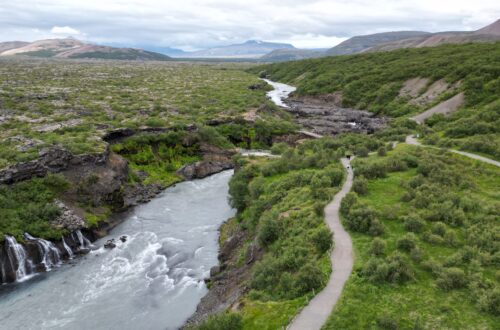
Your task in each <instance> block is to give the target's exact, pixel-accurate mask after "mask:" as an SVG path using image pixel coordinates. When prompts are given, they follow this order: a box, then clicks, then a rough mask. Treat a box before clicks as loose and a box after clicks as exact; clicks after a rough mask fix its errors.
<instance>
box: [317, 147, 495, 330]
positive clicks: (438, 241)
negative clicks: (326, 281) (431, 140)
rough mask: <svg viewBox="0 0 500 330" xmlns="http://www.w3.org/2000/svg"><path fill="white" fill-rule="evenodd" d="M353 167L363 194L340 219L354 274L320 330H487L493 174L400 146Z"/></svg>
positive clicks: (350, 199) (490, 320) (346, 205)
mask: <svg viewBox="0 0 500 330" xmlns="http://www.w3.org/2000/svg"><path fill="white" fill-rule="evenodd" d="M353 168H354V172H355V177H356V179H355V180H358V181H357V182H358V186H359V185H361V184H360V183H359V182H363V184H362V186H364V187H363V189H361V190H360V189H359V188H358V189H357V190H358V191H357V192H356V190H354V191H352V192H350V193H349V194H348V195H347V196H346V198H344V200H343V201H342V208H341V214H342V217H343V222H344V225H345V226H346V227H347V229H348V230H349V231H350V233H351V236H352V238H353V243H354V248H355V252H356V259H355V267H354V270H353V274H352V275H351V278H350V279H349V281H348V283H347V285H346V287H345V289H344V292H343V295H342V298H341V300H340V301H339V303H338V304H337V306H336V307H335V309H334V311H333V313H332V315H331V317H330V320H329V321H328V323H327V324H326V325H325V327H324V328H325V329H339V328H341V329H360V328H372V327H374V328H381V329H386V328H387V327H388V324H390V325H391V326H390V327H391V328H394V329H396V328H401V329H407V328H419V329H431V328H448V329H464V328H474V329H477V328H485V329H486V328H494V327H495V324H497V323H498V320H499V317H500V314H499V313H500V309H499V307H500V305H499V301H500V300H499V297H500V296H499V292H500V291H499V290H500V283H499V280H500V278H499V274H498V260H497V259H498V254H499V248H500V241H499V237H498V232H499V230H500V227H499V221H498V220H499V217H498V214H499V207H500V204H499V200H500V195H499V194H498V189H497V187H498V186H499V184H500V181H499V178H500V175H499V174H500V172H499V170H498V168H497V167H494V166H490V165H483V164H480V163H477V162H475V161H471V160H468V159H467V158H464V157H461V156H456V155H452V154H450V153H447V152H444V151H440V150H434V149H427V148H417V147H413V146H408V145H405V144H401V145H398V146H397V147H396V148H395V150H393V151H390V152H389V153H388V154H387V156H378V155H374V156H370V157H369V158H364V159H361V158H358V159H356V160H355V161H354V163H353ZM355 182H356V181H355ZM354 187H356V184H355V186H354Z"/></svg>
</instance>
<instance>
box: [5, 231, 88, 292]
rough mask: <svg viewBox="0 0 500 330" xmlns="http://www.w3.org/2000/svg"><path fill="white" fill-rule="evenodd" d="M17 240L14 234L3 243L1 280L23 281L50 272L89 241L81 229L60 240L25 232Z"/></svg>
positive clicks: (82, 248)
mask: <svg viewBox="0 0 500 330" xmlns="http://www.w3.org/2000/svg"><path fill="white" fill-rule="evenodd" d="M23 236H24V242H23V243H18V242H17V240H16V239H15V238H14V237H13V236H8V235H6V236H5V241H4V243H3V244H2V243H0V284H4V283H10V282H16V281H17V282H22V281H24V280H26V279H28V278H30V277H31V276H32V275H34V274H36V273H39V272H47V271H50V270H51V269H52V268H54V267H57V266H59V265H60V264H61V263H62V262H63V261H64V260H68V259H72V258H73V257H74V255H75V252H79V253H81V252H87V251H88V250H89V248H90V247H91V245H92V244H91V243H90V241H89V240H88V239H87V238H86V237H85V236H84V235H83V234H82V232H81V231H80V230H77V231H74V232H72V233H71V234H70V235H68V236H66V237H62V239H61V242H51V241H47V240H45V239H42V238H37V237H33V236H31V235H30V234H28V233H25V234H24V235H23Z"/></svg>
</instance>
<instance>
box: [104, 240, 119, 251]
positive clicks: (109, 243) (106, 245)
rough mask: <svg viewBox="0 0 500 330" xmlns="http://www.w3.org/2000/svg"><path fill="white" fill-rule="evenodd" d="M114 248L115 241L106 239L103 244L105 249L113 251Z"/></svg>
mask: <svg viewBox="0 0 500 330" xmlns="http://www.w3.org/2000/svg"><path fill="white" fill-rule="evenodd" d="M115 247H116V243H115V239H114V238H112V239H108V240H107V242H106V243H104V248H105V249H114V248H115Z"/></svg>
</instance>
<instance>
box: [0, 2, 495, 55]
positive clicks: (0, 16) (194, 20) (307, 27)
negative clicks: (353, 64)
mask: <svg viewBox="0 0 500 330" xmlns="http://www.w3.org/2000/svg"><path fill="white" fill-rule="evenodd" d="M498 18H500V0H476V1H471V0H415V1H413V0H323V1H319V0H318V1H317V0H310V1H308V0H0V41H7V40H25V41H32V40H37V39H44V38H53V37H67V36H73V37H75V38H78V39H82V40H88V41H92V42H96V43H102V44H111V45H126V46H135V47H139V46H142V47H144V46H163V47H165V46H171V47H175V48H181V49H184V50H194V49H201V48H207V47H211V46H215V45H225V44H231V43H239V42H242V41H245V40H248V39H258V40H266V41H280V42H289V43H292V44H293V45H294V46H296V47H301V48H320V47H321V48H323V47H324V48H326V47H332V46H334V45H336V44H338V43H339V42H340V41H342V40H344V39H346V38H348V37H351V36H355V35H361V34H370V33H377V32H385V31H395V30H423V31H430V32H437V31H444V30H475V29H478V28H480V27H482V26H484V25H487V24H489V23H491V22H493V21H495V20H497V19H498Z"/></svg>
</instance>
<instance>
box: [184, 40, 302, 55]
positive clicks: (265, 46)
mask: <svg viewBox="0 0 500 330" xmlns="http://www.w3.org/2000/svg"><path fill="white" fill-rule="evenodd" d="M283 49H287V50H292V49H296V48H295V47H294V46H292V45H290V44H284V43H276V42H266V41H260V40H248V41H246V42H244V43H242V44H235V45H229V46H221V47H214V48H210V49H206V50H200V51H197V52H191V53H186V54H184V57H191V58H259V57H262V56H264V55H266V54H268V53H270V52H272V51H276V50H283Z"/></svg>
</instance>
